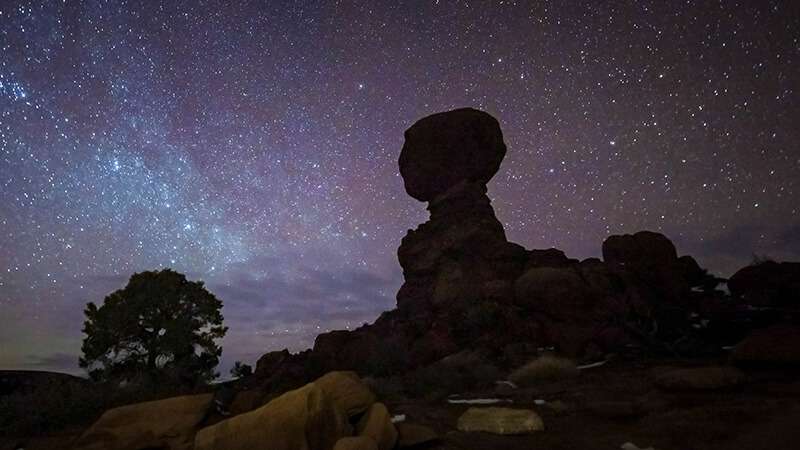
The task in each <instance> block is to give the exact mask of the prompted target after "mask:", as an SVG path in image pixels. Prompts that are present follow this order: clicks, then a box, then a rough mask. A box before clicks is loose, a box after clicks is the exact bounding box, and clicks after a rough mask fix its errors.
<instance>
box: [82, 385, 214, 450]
mask: <svg viewBox="0 0 800 450" xmlns="http://www.w3.org/2000/svg"><path fill="white" fill-rule="evenodd" d="M212 397H213V395H212V394H203V395H188V396H181V397H173V398H168V399H164V400H157V401H152V402H144V403H137V404H134V405H126V406H121V407H119V408H114V409H110V410H108V411H106V412H105V413H103V415H102V416H100V418H99V419H98V420H97V422H95V423H94V424H93V425H92V426H91V427H89V429H88V430H86V432H84V433H83V435H81V437H80V438H78V441H77V442H76V444H75V447H74V448H75V450H123V449H124V450H129V449H141V448H169V449H171V450H181V449H186V450H191V448H192V442H193V440H194V434H195V432H196V431H197V426H198V425H199V424H200V422H201V421H202V420H203V418H204V417H205V416H206V413H207V412H208V409H209V407H210V405H211V400H212Z"/></svg>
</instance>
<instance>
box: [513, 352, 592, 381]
mask: <svg viewBox="0 0 800 450" xmlns="http://www.w3.org/2000/svg"><path fill="white" fill-rule="evenodd" d="M578 372H579V371H578V367H577V366H576V365H575V363H574V362H573V361H572V360H570V359H567V358H560V357H558V356H553V355H544V356H540V357H539V358H536V359H534V360H533V361H531V362H529V363H528V364H525V365H524V366H522V367H520V368H519V369H517V370H515V371H514V372H512V373H511V375H509V379H510V380H511V381H512V382H513V383H515V384H516V385H518V386H523V387H524V386H531V385H534V384H536V383H537V382H541V381H553V380H562V379H566V378H570V377H574V376H576V375H578Z"/></svg>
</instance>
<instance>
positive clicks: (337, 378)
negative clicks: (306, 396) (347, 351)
mask: <svg viewBox="0 0 800 450" xmlns="http://www.w3.org/2000/svg"><path fill="white" fill-rule="evenodd" d="M314 384H316V385H317V386H319V387H320V389H322V390H323V391H324V392H325V394H327V395H328V396H329V397H330V398H331V400H333V403H334V404H336V406H337V407H338V408H339V409H340V410H341V411H343V412H344V413H345V414H347V416H348V417H353V416H354V415H356V414H361V413H362V412H364V411H366V410H367V409H368V408H369V407H370V405H372V404H373V403H375V394H373V393H372V391H371V390H370V389H369V387H368V386H367V385H366V384H365V383H364V382H363V381H361V379H360V378H359V377H358V375H357V374H356V373H355V372H349V371H339V372H328V373H327V374H325V375H323V376H322V377H320V378H319V379H317V380H316V381H314Z"/></svg>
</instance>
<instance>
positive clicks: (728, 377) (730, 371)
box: [655, 366, 747, 391]
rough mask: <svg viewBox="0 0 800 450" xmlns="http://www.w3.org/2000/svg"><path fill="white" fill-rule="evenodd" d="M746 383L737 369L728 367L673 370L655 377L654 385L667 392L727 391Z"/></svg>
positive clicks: (745, 378)
mask: <svg viewBox="0 0 800 450" xmlns="http://www.w3.org/2000/svg"><path fill="white" fill-rule="evenodd" d="M745 381H747V376H746V375H745V374H744V373H743V372H742V371H741V370H739V369H737V368H735V367H729V366H717V367H695V368H689V369H673V370H669V371H666V372H664V373H662V374H660V375H658V376H657V377H656V380H655V383H656V386H658V387H659V388H661V389H664V390H667V391H682V390H715V389H728V388H732V387H736V386H739V385H741V384H742V383H744V382H745Z"/></svg>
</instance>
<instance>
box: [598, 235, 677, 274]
mask: <svg viewBox="0 0 800 450" xmlns="http://www.w3.org/2000/svg"><path fill="white" fill-rule="evenodd" d="M677 259H678V252H677V251H676V250H675V246H674V245H673V244H672V242H671V241H670V240H669V239H667V237H666V236H664V235H663V234H661V233H654V232H652V231H639V232H638V233H635V234H632V235H631V234H625V235H621V236H610V237H609V238H608V239H606V240H605V242H603V261H605V262H606V263H608V264H619V265H624V266H633V267H637V268H638V267H652V266H664V265H671V264H675V262H676V261H677Z"/></svg>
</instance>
